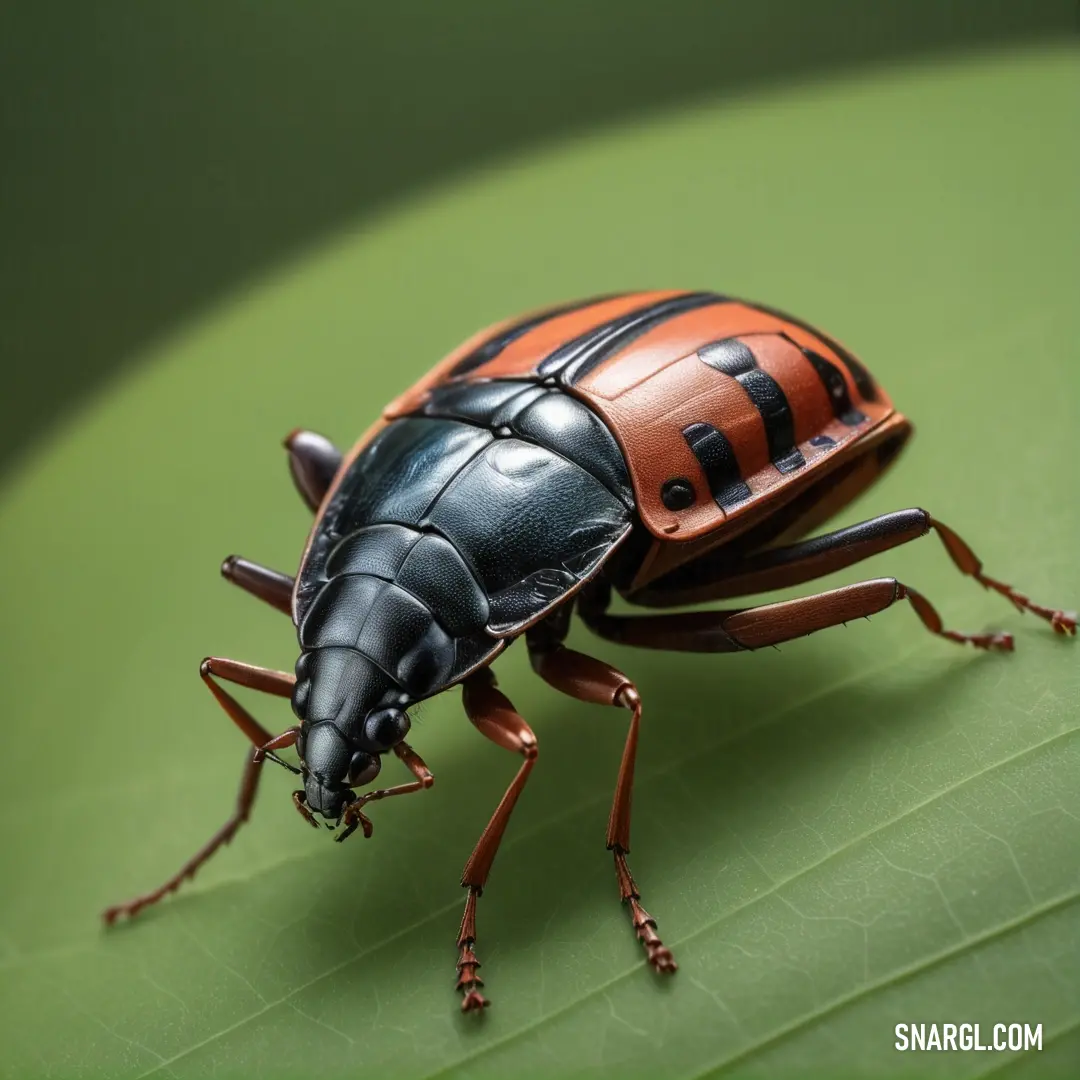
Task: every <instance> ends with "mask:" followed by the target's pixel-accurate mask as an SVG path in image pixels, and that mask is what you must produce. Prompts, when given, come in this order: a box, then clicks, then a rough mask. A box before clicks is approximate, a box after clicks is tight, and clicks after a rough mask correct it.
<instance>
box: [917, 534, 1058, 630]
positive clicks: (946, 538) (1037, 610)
mask: <svg viewBox="0 0 1080 1080" xmlns="http://www.w3.org/2000/svg"><path fill="white" fill-rule="evenodd" d="M928 516H929V515H928ZM930 525H931V526H932V527H933V528H934V529H936V530H937V534H938V536H940V537H941V542H942V543H943V544H944V545H945V550H946V551H947V552H948V553H949V555H950V556H951V557H952V561H953V562H954V563H956V567H957V569H958V570H959V571H960V573H962V574H968V575H969V576H970V577H973V578H974V579H975V580H976V581H977V582H978V583H979V584H980V585H982V586H983V588H986V589H993V590H994V591H995V592H999V593H1001V595H1002V596H1004V597H1006V598H1007V599H1009V600H1011V601H1012V602H1013V604H1014V605H1015V606H1016V608H1017V609H1018V610H1019V611H1030V612H1031V613H1032V614H1033V615H1038V616H1039V618H1040V619H1046V621H1047V622H1048V623H1050V625H1051V626H1052V627H1053V628H1054V629H1055V630H1056V631H1057V632H1058V633H1059V634H1075V633H1076V612H1075V611H1061V610H1060V609H1058V608H1048V607H1043V605H1042V604H1036V603H1034V602H1033V601H1031V600H1030V599H1029V598H1028V597H1026V596H1025V595H1024V594H1023V593H1020V592H1017V591H1016V589H1014V588H1013V587H1012V586H1011V585H1006V584H1005V582H1003V581H997V580H995V579H994V578H992V577H988V576H987V575H986V574H984V573H983V572H982V563H981V562H980V561H979V559H978V557H977V556H976V555H975V553H974V552H973V551H972V550H971V548H969V547H968V546H967V544H965V543H964V541H963V540H961V539H960V537H959V536H957V535H956V533H954V532H953V531H952V529H950V528H949V527H948V526H947V525H942V523H941V522H940V521H934V520H933V519H931V520H930Z"/></svg>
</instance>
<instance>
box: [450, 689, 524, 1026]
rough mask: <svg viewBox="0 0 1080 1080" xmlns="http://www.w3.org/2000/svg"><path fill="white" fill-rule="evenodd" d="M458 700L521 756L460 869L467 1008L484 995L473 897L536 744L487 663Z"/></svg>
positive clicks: (461, 963)
mask: <svg viewBox="0 0 1080 1080" xmlns="http://www.w3.org/2000/svg"><path fill="white" fill-rule="evenodd" d="M461 700H462V704H463V705H464V706H465V713H466V715H467V716H468V717H469V719H470V720H471V721H472V722H473V724H474V725H475V726H476V727H477V729H478V730H479V731H480V733H481V734H483V735H485V736H486V737H487V738H489V739H490V740H491V741H492V742H493V743H496V744H497V745H498V746H501V747H503V748H504V749H505V750H512V751H514V752H515V753H518V754H521V756H522V757H523V758H524V759H525V760H524V761H523V762H522V764H521V768H520V769H518V772H517V775H516V776H515V777H514V779H513V780H512V781H511V783H510V786H509V787H508V788H507V789H506V794H505V795H503V797H502V801H501V802H500V803H499V805H498V806H497V807H496V808H495V813H494V814H492V815H491V820H490V821H489V822H488V823H487V826H486V827H485V828H484V831H483V832H482V833H481V834H480V839H479V840H478V841H477V842H476V847H475V848H473V853H472V855H470V856H469V861H468V862H467V863H466V864H465V869H464V871H462V874H461V884H462V887H463V888H466V889H468V890H469V896H468V898H467V899H466V901H465V914H464V915H463V916H462V919H461V929H460V931H459V932H458V941H457V945H458V962H457V971H458V981H457V989H458V990H460V991H461V993H462V999H461V1011H462V1012H472V1011H473V1010H475V1009H482V1008H484V1006H485V1005H487V1004H488V1000H487V998H485V997H484V995H483V994H482V993H481V992H480V987H481V986H483V985H484V980H483V979H481V978H480V976H479V975H477V973H476V972H477V968H479V967H480V961H479V960H478V959H477V958H476V951H475V945H476V901H477V899H478V897H479V896H480V894H481V893H482V892H483V890H484V886H485V884H487V879H488V874H490V873H491V864H492V863H493V862H494V861H495V854H496V852H497V851H498V850H499V843H500V841H501V840H502V838H503V833H505V832H506V826H507V823H508V822H509V821H510V815H511V814H512V813H513V811H514V806H515V805H516V803H517V801H518V797H519V796H520V795H521V792H522V791H523V790H524V788H525V782H526V781H527V780H528V779H529V773H531V772H532V769H533V765H534V764H535V763H536V755H537V753H538V747H537V742H536V736H535V735H534V734H533V732H532V728H530V727H529V725H528V724H527V723H525V721H524V720H523V719H522V718H521V717H520V716H519V715H518V714H517V712H516V711H515V709H514V706H513V705H512V704H511V703H510V700H509V699H508V698H507V697H506V696H505V695H504V694H502V693H501V692H500V691H499V690H497V689H496V688H495V676H494V675H493V674H492V673H491V671H490V670H489V669H488V668H482V669H481V670H480V671H477V672H476V673H475V674H473V675H470V676H469V677H468V678H467V679H466V680H465V682H464V684H463V687H462V698H461Z"/></svg>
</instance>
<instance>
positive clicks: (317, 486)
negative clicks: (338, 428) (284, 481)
mask: <svg viewBox="0 0 1080 1080" xmlns="http://www.w3.org/2000/svg"><path fill="white" fill-rule="evenodd" d="M285 449H286V450H288V451H289V471H290V472H291V473H292V478H293V483H294V484H295V485H296V490H297V491H299V492H300V498H302V499H303V500H304V502H305V503H307V505H308V509H310V510H311V511H315V510H318V509H319V504H320V503H321V502H322V501H323V496H324V495H325V494H326V493H327V492H328V491H329V490H330V484H331V482H332V481H333V479H334V475H335V473H337V471H338V469H339V468H340V466H341V460H342V455H341V451H340V450H339V449H338V448H337V447H336V446H335V445H334V444H333V443H332V442H331V441H330V440H329V439H327V438H326V437H325V436H323V435H317V434H316V433H315V432H314V431H302V430H301V429H300V428H297V429H296V430H295V431H290V432H289V434H288V435H287V436H286V437H285Z"/></svg>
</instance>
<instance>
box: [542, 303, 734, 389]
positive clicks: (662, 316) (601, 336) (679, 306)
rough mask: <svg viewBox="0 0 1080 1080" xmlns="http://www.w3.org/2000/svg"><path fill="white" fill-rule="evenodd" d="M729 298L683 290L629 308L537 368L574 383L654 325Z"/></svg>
mask: <svg viewBox="0 0 1080 1080" xmlns="http://www.w3.org/2000/svg"><path fill="white" fill-rule="evenodd" d="M727 302H728V299H727V297H726V296H719V295H717V294H716V293H684V294H683V295H682V296H673V297H670V298H668V299H667V300H661V301H660V302H659V303H655V304H648V305H646V306H645V307H642V308H637V309H636V310H635V311H628V312H627V313H626V314H625V315H620V316H618V317H617V318H615V319H610V320H609V321H608V322H606V323H602V324H601V325H600V326H597V327H594V328H593V329H592V330H589V331H587V332H586V333H584V334H581V335H580V336H579V337H576V338H574V340H573V341H568V342H567V343H566V344H565V345H561V346H560V347H559V348H557V349H556V350H555V351H554V352H553V353H552V354H551V355H550V356H548V357H545V359H544V360H542V361H541V362H540V364H539V366H538V367H537V369H536V372H537V374H538V375H539V376H540V378H542V379H548V378H553V377H557V378H558V379H559V381H560V382H561V383H562V384H563V385H564V386H573V385H575V384H576V383H577V382H579V381H580V380H581V379H583V378H584V377H585V376H586V375H588V374H589V372H590V371H593V370H594V369H595V368H596V367H598V366H599V365H600V364H602V363H603V362H604V361H605V360H607V359H608V358H609V357H611V356H613V355H614V354H615V353H617V352H618V351H619V350H620V349H622V348H625V346H627V345H629V344H630V342H632V341H633V340H634V339H635V338H639V337H641V335H642V334H644V333H645V332H646V331H648V330H651V329H652V328H653V327H654V326H659V325H660V323H662V322H666V321H667V320H668V319H673V318H674V317H675V316H676V315H682V314H684V313H685V312H687V311H693V310H694V309H695V308H702V307H708V306H709V305H711V304H725V303H727Z"/></svg>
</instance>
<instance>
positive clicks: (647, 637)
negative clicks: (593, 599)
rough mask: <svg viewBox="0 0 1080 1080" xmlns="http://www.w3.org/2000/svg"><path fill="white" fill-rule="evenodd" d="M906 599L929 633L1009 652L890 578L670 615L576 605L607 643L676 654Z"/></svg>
mask: <svg viewBox="0 0 1080 1080" xmlns="http://www.w3.org/2000/svg"><path fill="white" fill-rule="evenodd" d="M898 600H907V601H908V602H909V603H910V604H911V606H912V608H914V610H915V613H916V614H917V615H918V616H919V619H920V620H921V621H922V624H923V626H925V627H926V629H927V630H929V631H930V632H931V633H932V634H937V635H938V636H939V637H943V638H947V639H948V640H949V641H955V642H957V643H958V644H960V645H974V646H975V647H976V648H977V649H993V650H995V651H1001V652H1012V650H1013V638H1012V634H1008V633H1004V632H1003V631H996V632H993V633H988V634H965V633H962V632H960V631H959V630H947V629H946V628H945V627H944V625H943V624H942V621H941V616H940V615H938V613H937V610H936V609H935V608H934V606H933V604H931V603H930V601H929V600H927V599H926V597H925V596H923V595H922V593H920V592H916V591H915V590H914V589H912V588H911V587H910V586H908V585H904V584H903V583H902V582H899V581H897V580H896V579H895V578H877V579H875V580H872V581H859V582H856V583H855V584H854V585H845V586H843V587H842V588H839V589H830V590H829V591H828V592H821V593H816V594H814V595H813V596H801V597H799V598H798V599H797V600H783V601H780V602H779V603H776V604H764V605H762V606H761V607H753V608H744V609H743V610H741V611H740V610H728V611H687V612H682V613H679V614H676V615H608V614H606V613H605V612H604V611H602V610H600V609H599V607H590V606H587V605H583V606H582V607H581V608H580V611H581V617H582V619H583V620H584V622H585V624H586V625H587V626H588V627H589V629H591V630H592V631H593V632H594V633H595V634H598V635H599V636H600V637H602V638H607V639H608V640H609V641H618V642H621V643H622V644H625V645H636V646H638V647H639V648H643V649H665V650H672V651H678V652H710V653H711V652H740V651H742V650H743V649H761V648H764V647H765V646H767V645H778V644H780V643H781V642H784V641H791V640H793V639H794V638H799V637H805V636H806V635H807V634H813V633H814V632H815V631H817V630H824V629H826V628H827V627H830V626H840V625H842V624H843V623H846V622H850V621H852V620H854V619H868V618H870V616H871V615H876V614H878V612H880V611H884V610H885V609H886V608H887V607H891V606H892V605H893V604H895V603H896V602H897V601H898Z"/></svg>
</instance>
